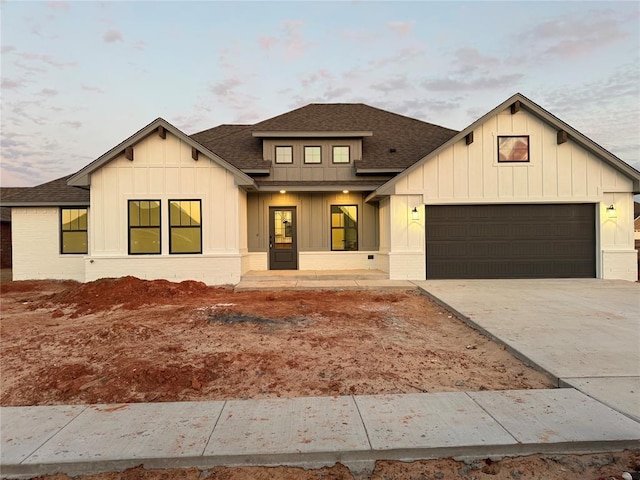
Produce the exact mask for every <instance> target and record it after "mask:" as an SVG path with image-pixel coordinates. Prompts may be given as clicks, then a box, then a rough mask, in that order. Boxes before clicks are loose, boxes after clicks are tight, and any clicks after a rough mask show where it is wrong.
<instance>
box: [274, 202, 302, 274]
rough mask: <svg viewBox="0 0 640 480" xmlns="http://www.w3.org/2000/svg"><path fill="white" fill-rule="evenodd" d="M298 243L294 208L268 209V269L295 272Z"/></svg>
mask: <svg viewBox="0 0 640 480" xmlns="http://www.w3.org/2000/svg"><path fill="white" fill-rule="evenodd" d="M297 268H298V241H297V236H296V209H295V207H269V269H271V270H296V269H297Z"/></svg>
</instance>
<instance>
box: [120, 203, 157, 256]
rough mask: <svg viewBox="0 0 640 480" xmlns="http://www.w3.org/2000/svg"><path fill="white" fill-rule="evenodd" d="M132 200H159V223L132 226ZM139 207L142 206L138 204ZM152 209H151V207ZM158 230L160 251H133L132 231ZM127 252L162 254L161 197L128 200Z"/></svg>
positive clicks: (130, 253)
mask: <svg viewBox="0 0 640 480" xmlns="http://www.w3.org/2000/svg"><path fill="white" fill-rule="evenodd" d="M132 202H157V203H158V225H157V226H156V225H148V226H141V225H136V226H131V203H132ZM138 208H140V206H139V205H138ZM149 210H150V209H149ZM134 229H135V230H152V229H153V230H156V229H157V230H158V251H157V252H132V251H131V231H132V230H134ZM127 232H128V238H127V252H128V254H129V255H162V201H161V200H159V199H155V198H153V199H147V198H135V199H133V198H132V199H131V200H127Z"/></svg>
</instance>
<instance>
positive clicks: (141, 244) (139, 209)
mask: <svg viewBox="0 0 640 480" xmlns="http://www.w3.org/2000/svg"><path fill="white" fill-rule="evenodd" d="M128 206H129V209H128V210H129V254H130V255H143V254H160V247H161V244H160V200H129V205H128Z"/></svg>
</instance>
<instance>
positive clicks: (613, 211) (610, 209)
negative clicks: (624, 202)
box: [607, 203, 618, 218]
mask: <svg viewBox="0 0 640 480" xmlns="http://www.w3.org/2000/svg"><path fill="white" fill-rule="evenodd" d="M607 215H608V216H609V218H616V217H617V216H618V215H617V212H616V206H615V205H614V204H613V203H612V204H611V205H609V206H608V207H607Z"/></svg>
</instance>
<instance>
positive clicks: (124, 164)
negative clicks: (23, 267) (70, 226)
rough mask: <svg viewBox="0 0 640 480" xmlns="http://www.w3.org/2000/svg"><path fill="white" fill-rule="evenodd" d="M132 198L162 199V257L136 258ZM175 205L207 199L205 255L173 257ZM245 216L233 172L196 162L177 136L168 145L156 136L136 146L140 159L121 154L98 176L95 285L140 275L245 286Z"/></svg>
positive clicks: (94, 188)
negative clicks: (131, 244) (131, 228)
mask: <svg viewBox="0 0 640 480" xmlns="http://www.w3.org/2000/svg"><path fill="white" fill-rule="evenodd" d="M129 200H160V202H161V244H162V247H161V252H162V253H161V255H128V235H129V230H128V211H127V208H128V201H129ZM169 200H201V201H202V254H194V255H170V254H169V204H168V201H169ZM245 217H246V196H245V194H244V193H243V192H240V191H239V188H238V187H237V186H236V185H235V182H234V177H233V175H232V174H231V173H230V172H229V171H227V170H226V169H225V168H223V167H221V166H219V165H217V164H216V163H214V162H213V161H211V160H210V159H209V158H207V157H205V156H204V155H202V154H200V157H199V159H198V160H197V161H196V160H193V159H192V158H191V147H190V146H189V145H188V144H186V143H184V142H183V141H181V140H180V139H178V138H177V137H175V136H173V135H171V134H170V133H169V132H167V136H166V139H164V140H163V139H162V138H160V137H159V136H158V135H157V134H155V133H152V134H150V135H149V136H147V137H146V138H145V139H143V140H141V141H140V142H139V143H137V144H136V145H135V146H134V160H133V161H129V160H127V159H126V158H125V157H124V155H120V156H118V157H116V158H115V159H113V160H112V161H111V162H109V163H108V164H107V165H105V166H104V167H102V168H100V169H99V170H97V171H96V172H94V173H93V174H92V175H91V214H90V215H89V225H90V235H89V238H90V244H91V247H90V251H91V256H90V257H88V258H87V262H86V269H87V275H86V278H87V281H90V280H95V279H98V278H102V277H120V276H124V275H133V276H137V277H140V278H148V279H153V278H167V279H171V280H185V279H193V280H200V281H203V282H205V283H207V284H210V285H220V284H231V283H237V282H239V281H240V276H241V269H242V257H241V255H242V250H243V249H244V250H245V251H246V233H245V234H244V235H242V234H241V231H242V228H243V227H242V223H241V219H242V221H244V218H245ZM244 229H245V232H246V223H245V226H244Z"/></svg>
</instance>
